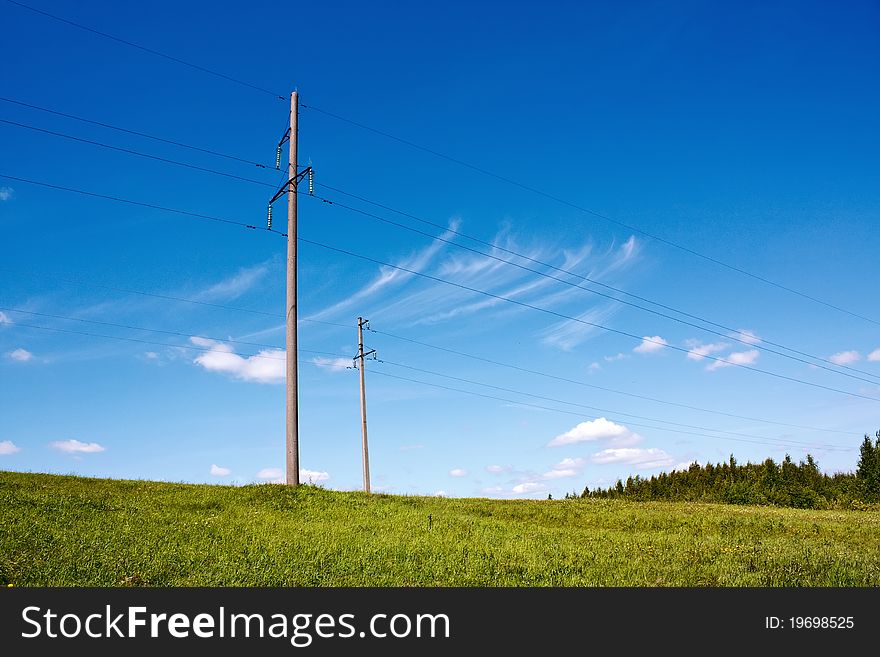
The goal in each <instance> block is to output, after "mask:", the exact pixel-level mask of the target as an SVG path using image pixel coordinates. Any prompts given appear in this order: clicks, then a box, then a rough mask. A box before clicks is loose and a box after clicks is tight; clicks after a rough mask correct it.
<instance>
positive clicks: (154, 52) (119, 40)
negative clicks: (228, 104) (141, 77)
mask: <svg viewBox="0 0 880 657" xmlns="http://www.w3.org/2000/svg"><path fill="white" fill-rule="evenodd" d="M6 1H7V2H9V3H10V4H13V5H17V6H18V7H21V8H22V9H27V10H28V11H32V12H34V13H36V14H41V15H43V16H46V17H47V18H51V19H52V20H56V21H58V22H60V23H66V24H67V25H71V26H73V27H75V28H78V29H80V30H84V31H86V32H91V33H92V34H97V35H99V36H102V37H104V38H106V39H111V40H113V41H116V42H117V43H123V44H125V45H127V46H131V47H132V48H137V49H138V50H142V51H144V52H147V53H150V54H151V55H156V56H157V57H163V58H164V59H168V60H170V61H172V62H176V63H178V64H182V65H184V66H189V67H190V68H193V69H195V70H197V71H201V72H202V73H208V74H209V75H214V76H216V77H218V78H223V79H224V80H228V81H229V82H234V83H235V84H240V85H242V86H244V87H249V88H251V89H254V90H256V91H261V92H263V93H266V94H269V95H270V96H274V97H275V98H277V99H280V100H285V97H284V96H283V95H282V94H277V93H275V92H274V91H270V90H269V89H264V88H263V87H259V86H257V85H255V84H251V83H250V82H245V81H244V80H240V79H238V78H234V77H232V76H230V75H226V74H225V73H220V72H219V71H214V70H212V69H210V68H206V67H204V66H201V65H199V64H193V63H192V62H188V61H186V60H183V59H180V58H178V57H172V56H171V55H168V54H166V53H164V52H159V51H158V50H153V49H152V48H147V47H146V46H142V45H140V44H137V43H134V42H132V41H127V40H125V39H122V38H120V37H117V36H113V35H112V34H107V33H106V32H101V31H100V30H96V29H95V28H93V27H88V26H87V25H83V24H82V23H76V22H74V21H72V20H69V19H67V18H61V16H56V15H55V14H50V13H49V12H47V11H43V10H41V9H37V8H35V7H31V6H29V5H26V4H23V3H21V2H16V0H6Z"/></svg>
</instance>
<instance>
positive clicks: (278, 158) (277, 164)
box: [275, 144, 281, 169]
mask: <svg viewBox="0 0 880 657" xmlns="http://www.w3.org/2000/svg"><path fill="white" fill-rule="evenodd" d="M275 168H276V169H280V168H281V144H278V148H276V149H275Z"/></svg>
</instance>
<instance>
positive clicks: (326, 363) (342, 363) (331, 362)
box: [312, 356, 352, 372]
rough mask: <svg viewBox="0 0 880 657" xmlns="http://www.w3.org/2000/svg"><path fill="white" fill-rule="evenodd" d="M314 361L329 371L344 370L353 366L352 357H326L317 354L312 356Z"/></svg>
mask: <svg viewBox="0 0 880 657" xmlns="http://www.w3.org/2000/svg"><path fill="white" fill-rule="evenodd" d="M312 362H313V363H314V364H315V365H317V366H318V367H319V368H320V369H322V370H327V371H328V372H344V371H345V370H347V369H351V368H352V359H351V358H341V357H340V358H325V357H324V356H317V357H315V358H312Z"/></svg>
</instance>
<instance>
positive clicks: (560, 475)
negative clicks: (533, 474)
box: [541, 468, 580, 479]
mask: <svg viewBox="0 0 880 657" xmlns="http://www.w3.org/2000/svg"><path fill="white" fill-rule="evenodd" d="M579 474H580V471H579V470H575V469H574V468H568V469H567V470H550V471H548V472H545V473H544V474H543V475H541V477H542V478H544V479H565V478H567V477H577V476H578V475H579Z"/></svg>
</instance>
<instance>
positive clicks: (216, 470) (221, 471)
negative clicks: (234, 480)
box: [211, 463, 232, 477]
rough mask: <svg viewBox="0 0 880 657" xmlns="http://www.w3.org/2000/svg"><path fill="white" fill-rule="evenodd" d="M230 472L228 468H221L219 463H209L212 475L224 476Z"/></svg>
mask: <svg viewBox="0 0 880 657" xmlns="http://www.w3.org/2000/svg"><path fill="white" fill-rule="evenodd" d="M230 474H232V470H230V469H229V468H223V467H220V466H219V465H214V464H213V463H212V464H211V475H212V476H214V477H225V476H226V475H230Z"/></svg>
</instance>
